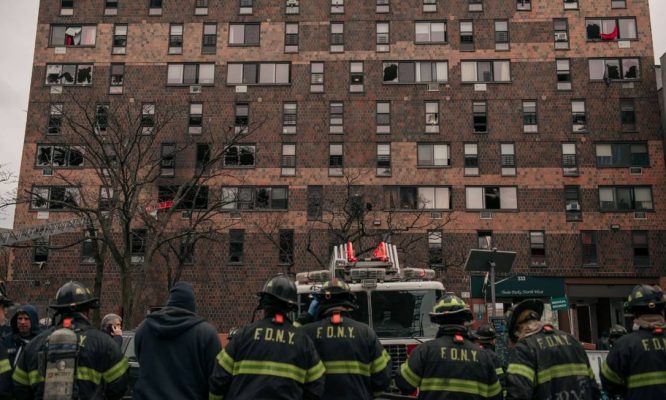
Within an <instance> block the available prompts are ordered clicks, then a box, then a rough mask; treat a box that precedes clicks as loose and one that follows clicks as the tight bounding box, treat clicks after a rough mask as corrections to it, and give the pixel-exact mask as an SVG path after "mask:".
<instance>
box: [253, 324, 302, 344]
mask: <svg viewBox="0 0 666 400" xmlns="http://www.w3.org/2000/svg"><path fill="white" fill-rule="evenodd" d="M294 335H295V333H294V332H286V331H285V330H284V329H277V328H256V329H255V330H254V340H263V341H266V342H277V343H288V344H294Z"/></svg>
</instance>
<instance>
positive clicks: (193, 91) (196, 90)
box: [190, 85, 201, 94]
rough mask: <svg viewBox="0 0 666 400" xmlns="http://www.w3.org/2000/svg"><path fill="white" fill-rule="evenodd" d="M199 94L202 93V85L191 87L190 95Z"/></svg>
mask: <svg viewBox="0 0 666 400" xmlns="http://www.w3.org/2000/svg"><path fill="white" fill-rule="evenodd" d="M199 93H201V86H200V85H193V86H190V94H199Z"/></svg>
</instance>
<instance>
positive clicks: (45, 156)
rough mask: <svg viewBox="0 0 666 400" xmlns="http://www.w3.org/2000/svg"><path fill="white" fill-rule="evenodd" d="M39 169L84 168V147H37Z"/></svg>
mask: <svg viewBox="0 0 666 400" xmlns="http://www.w3.org/2000/svg"><path fill="white" fill-rule="evenodd" d="M36 166H38V167H73V168H77V167H82V166H83V147H81V146H65V145H39V146H37V157H36Z"/></svg>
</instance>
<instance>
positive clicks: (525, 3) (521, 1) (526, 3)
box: [516, 0, 532, 11]
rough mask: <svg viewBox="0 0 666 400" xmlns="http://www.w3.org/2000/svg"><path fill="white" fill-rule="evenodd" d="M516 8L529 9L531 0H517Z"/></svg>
mask: <svg viewBox="0 0 666 400" xmlns="http://www.w3.org/2000/svg"><path fill="white" fill-rule="evenodd" d="M516 9H517V10H518V11H529V10H531V9H532V0H517V1H516Z"/></svg>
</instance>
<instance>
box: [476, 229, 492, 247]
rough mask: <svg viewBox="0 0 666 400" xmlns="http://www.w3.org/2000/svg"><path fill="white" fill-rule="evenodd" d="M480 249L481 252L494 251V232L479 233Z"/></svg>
mask: <svg viewBox="0 0 666 400" xmlns="http://www.w3.org/2000/svg"><path fill="white" fill-rule="evenodd" d="M476 236H477V240H478V248H479V249H481V250H492V248H493V231H478V232H477V235H476Z"/></svg>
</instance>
